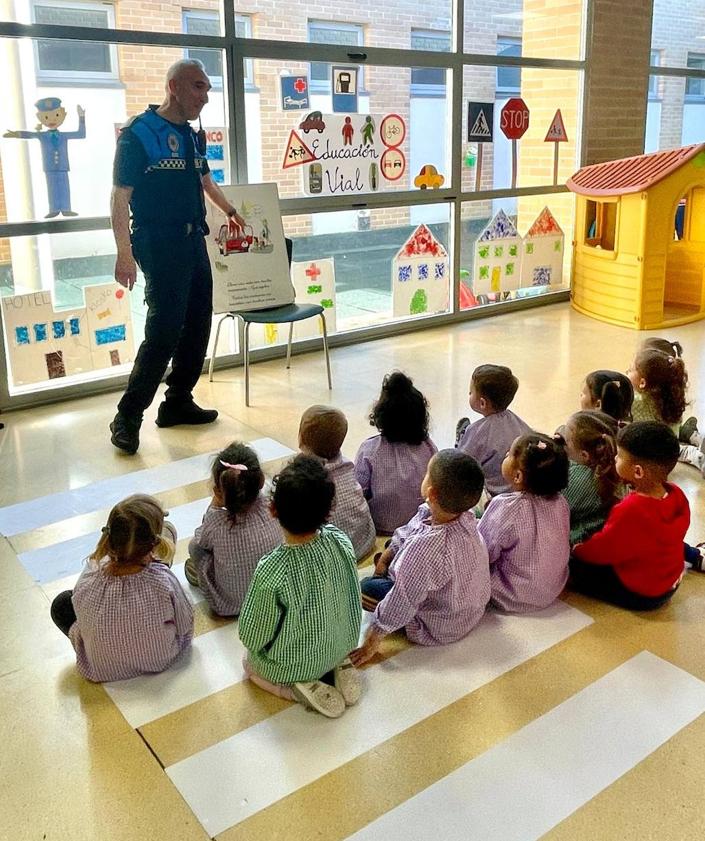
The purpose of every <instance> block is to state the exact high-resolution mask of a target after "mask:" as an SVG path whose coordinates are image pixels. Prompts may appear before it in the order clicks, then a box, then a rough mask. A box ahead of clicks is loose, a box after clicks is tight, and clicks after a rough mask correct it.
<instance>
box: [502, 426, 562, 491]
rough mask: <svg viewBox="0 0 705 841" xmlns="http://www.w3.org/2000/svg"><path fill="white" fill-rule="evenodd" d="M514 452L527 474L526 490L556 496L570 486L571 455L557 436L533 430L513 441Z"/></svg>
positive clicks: (525, 475)
mask: <svg viewBox="0 0 705 841" xmlns="http://www.w3.org/2000/svg"><path fill="white" fill-rule="evenodd" d="M512 455H513V456H514V457H515V458H516V459H517V461H518V462H519V465H520V467H521V471H522V473H523V474H524V487H525V489H526V490H527V491H528V492H529V493H532V494H536V496H555V494H557V493H558V492H559V491H562V490H563V488H565V487H566V486H567V485H568V455H567V454H566V451H565V447H564V446H563V445H562V444H561V443H560V442H559V441H557V440H556V439H555V438H549V437H548V436H547V435H541V434H540V433H539V432H531V433H529V434H528V435H521V436H520V437H519V438H517V440H516V441H515V442H514V444H512Z"/></svg>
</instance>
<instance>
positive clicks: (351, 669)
mask: <svg viewBox="0 0 705 841" xmlns="http://www.w3.org/2000/svg"><path fill="white" fill-rule="evenodd" d="M333 676H334V680H335V688H336V689H337V690H338V692H340V694H341V695H342V696H343V700H344V701H345V704H346V706H348V707H352V706H353V705H354V704H357V702H358V701H359V700H360V696H361V695H362V683H361V681H360V675H359V674H358V673H357V669H356V668H355V666H353V664H352V661H351V660H350V658H349V657H346V658H345V660H343V662H342V663H339V664H338V665H337V666H336V667H335V669H333Z"/></svg>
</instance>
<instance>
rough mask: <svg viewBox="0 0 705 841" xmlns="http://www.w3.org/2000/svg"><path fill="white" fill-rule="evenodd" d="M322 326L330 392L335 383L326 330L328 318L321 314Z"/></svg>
mask: <svg viewBox="0 0 705 841" xmlns="http://www.w3.org/2000/svg"><path fill="white" fill-rule="evenodd" d="M321 324H322V325H323V353H324V355H325V357H326V371H327V373H328V391H331V390H332V388H333V383H332V381H331V378H330V356H329V355H328V330H327V329H326V316H325V313H321Z"/></svg>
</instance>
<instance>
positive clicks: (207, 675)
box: [103, 623, 245, 727]
mask: <svg viewBox="0 0 705 841" xmlns="http://www.w3.org/2000/svg"><path fill="white" fill-rule="evenodd" d="M244 653H245V649H244V647H243V645H242V643H241V642H240V637H239V636H238V632H237V624H236V623H233V624H230V625H224V626H223V627H222V628H218V629H216V630H215V631H209V632H208V633H207V634H201V635H200V636H197V637H195V639H194V641H193V644H192V646H191V653H190V654H189V655H187V656H186V657H185V658H184V659H183V660H181V661H180V662H179V663H178V664H177V665H175V666H173V667H172V668H170V669H167V670H166V671H165V672H162V673H161V674H158V675H144V676H142V677H136V678H132V679H131V680H121V681H117V682H115V683H105V684H103V685H104V686H105V689H106V691H107V693H108V694H109V695H110V697H111V698H112V699H113V701H114V702H115V704H116V706H117V707H118V709H119V710H120V712H121V713H122V714H123V715H124V716H125V719H126V720H127V722H128V723H129V724H130V725H131V726H132V727H141V726H142V725H143V724H147V722H149V721H154V720H155V719H157V718H161V717H162V716H163V715H168V714H169V713H172V712H174V711H175V710H179V709H181V708H182V707H186V706H188V704H193V703H194V702H195V701H200V700H202V699H203V698H207V697H208V696H209V695H212V694H213V693H214V692H219V691H220V690H221V689H225V688H226V687H228V686H232V685H233V684H234V683H239V682H240V681H242V680H244V677H245V674H244V672H243V669H242V657H243V655H244Z"/></svg>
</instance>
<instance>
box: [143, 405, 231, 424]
mask: <svg viewBox="0 0 705 841" xmlns="http://www.w3.org/2000/svg"><path fill="white" fill-rule="evenodd" d="M217 417H218V412H217V410H216V409H202V408H201V407H200V406H197V405H196V404H195V403H194V402H193V400H189V401H186V402H183V401H176V400H165V401H164V402H163V403H162V404H161V406H160V407H159V411H158V412H157V426H160V427H165V426H180V425H181V424H202V423H213V421H214V420H215V419H216V418H217Z"/></svg>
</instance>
